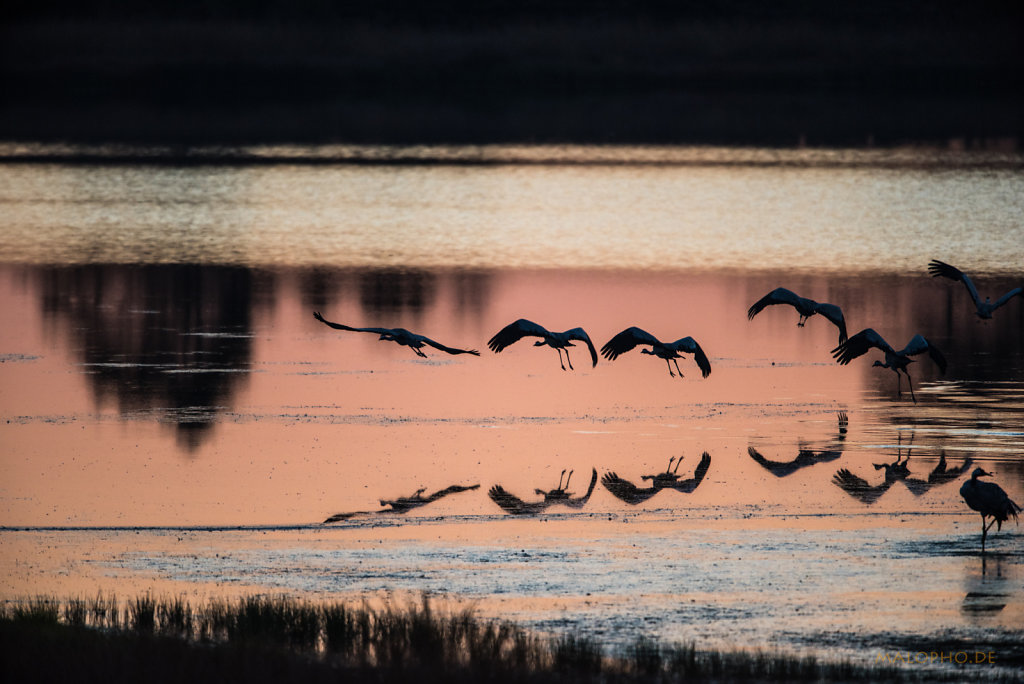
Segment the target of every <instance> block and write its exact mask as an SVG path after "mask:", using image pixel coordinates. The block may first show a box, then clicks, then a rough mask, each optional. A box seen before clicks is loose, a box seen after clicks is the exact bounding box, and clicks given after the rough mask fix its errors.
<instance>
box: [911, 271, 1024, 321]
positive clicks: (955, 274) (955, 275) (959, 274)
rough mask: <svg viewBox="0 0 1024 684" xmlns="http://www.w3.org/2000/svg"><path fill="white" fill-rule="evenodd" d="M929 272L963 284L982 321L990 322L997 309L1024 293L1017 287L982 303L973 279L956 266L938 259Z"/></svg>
mask: <svg viewBox="0 0 1024 684" xmlns="http://www.w3.org/2000/svg"><path fill="white" fill-rule="evenodd" d="M928 272H929V273H931V274H932V277H933V278H939V277H942V278H949V279H950V280H959V281H960V282H962V283H963V284H964V287H966V288H967V294H969V295H971V299H972V300H974V308H975V312H974V313H975V314H976V315H977V316H978V318H980V319H982V320H990V319H991V318H992V314H993V312H995V310H996V309H998V308H999V307H1001V306H1002V305H1003V304H1006V302H1008V301H1010V300H1011V299H1013V298H1014V297H1016V296H1017V295H1019V294H1021V293H1022V292H1024V288H1020V287H1015V288H1013V289H1012V290H1010V291H1009V292H1007V293H1006V294H1004V295H1003V296H1002V297H1000V298H999V299H997V300H996V301H994V302H993V301H992V300H990V299H989V298H988V297H985V301H981V297H979V296H978V290H977V289H976V288H975V287H974V283H972V282H971V279H970V278H968V277H967V274H966V273H964V272H963V271H961V270H960V269H958V268H956V267H955V266H950V265H949V264H947V263H946V262H944V261H939V260H938V259H932V261H931V263H929V264H928Z"/></svg>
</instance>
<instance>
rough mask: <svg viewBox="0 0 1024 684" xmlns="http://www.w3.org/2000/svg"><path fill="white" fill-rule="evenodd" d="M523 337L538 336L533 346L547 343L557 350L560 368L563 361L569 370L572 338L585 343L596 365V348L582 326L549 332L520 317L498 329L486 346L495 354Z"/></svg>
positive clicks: (563, 365) (570, 367)
mask: <svg viewBox="0 0 1024 684" xmlns="http://www.w3.org/2000/svg"><path fill="white" fill-rule="evenodd" d="M524 337H539V338H540V340H538V341H536V342H534V343H533V346H535V347H543V346H544V345H547V346H549V347H552V348H553V349H554V350H555V351H557V352H558V363H559V364H561V366H562V370H565V363H568V364H569V369H570V370H575V368H573V367H572V361H570V360H569V347H575V346H576V345H574V344H573V343H572V341H573V340H577V341H580V342H584V343H586V345H587V349H589V350H590V359H591V360H592V361H593V362H594V366H596V365H597V350H596V349H594V343H593V342H591V341H590V336H589V335H587V331H586V330H584V329H583V328H573V329H572V330H566V331H565V332H551V331H550V330H548V329H547V328H545V327H543V326H541V325H537V324H536V323H534V322H533V321H528V320H526V319H525V318H520V319H519V320H518V321H515V322H513V323H509V324H508V325H506V326H505V327H504V328H502V329H501V330H499V331H498V333H497V334H496V335H495V336H494V337H492V338H491V339H490V340H488V341H487V346H488V347H489V348H490V349H491V351H493V352H494V353H495V354H497V353H499V352H500V351H501V350H502V349H504V348H505V347H507V346H509V345H510V344H512V343H514V342H518V341H519V340H521V339H523V338H524ZM563 349H564V350H565V363H562V350H563Z"/></svg>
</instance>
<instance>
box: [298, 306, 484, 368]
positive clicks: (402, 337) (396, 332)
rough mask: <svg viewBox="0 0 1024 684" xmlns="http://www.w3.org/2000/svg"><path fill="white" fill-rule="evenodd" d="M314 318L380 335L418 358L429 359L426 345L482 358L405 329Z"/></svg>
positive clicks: (470, 350) (333, 324)
mask: <svg viewBox="0 0 1024 684" xmlns="http://www.w3.org/2000/svg"><path fill="white" fill-rule="evenodd" d="M313 318H315V319H316V320H318V321H320V322H321V323H323V324H324V325H328V326H330V327H332V328H334V329H335V330H348V331H350V332H364V333H373V334H374V335H380V339H381V340H386V341H389V342H397V343H398V344H400V345H402V346H404V347H409V348H410V349H412V350H413V351H414V352H415V353H416V355H417V356H422V357H423V358H427V355H426V354H424V353H423V352H422V351H421V350H422V349H423V346H424V345H428V346H431V347H433V348H434V349H438V350H440V351H443V352H445V353H446V354H472V355H473V356H480V352H478V351H477V350H476V349H455V348H453V347H446V346H444V345H443V344H441V343H440V342H435V341H434V340H432V339H430V338H429V337H424V336H423V335H417V334H416V333H414V332H409V331H408V330H406V329H405V328H353V327H350V326H347V325H343V324H341V323H332V322H330V321H329V320H327V319H326V318H324V317H323V316H321V315H320V312H319V311H314V312H313Z"/></svg>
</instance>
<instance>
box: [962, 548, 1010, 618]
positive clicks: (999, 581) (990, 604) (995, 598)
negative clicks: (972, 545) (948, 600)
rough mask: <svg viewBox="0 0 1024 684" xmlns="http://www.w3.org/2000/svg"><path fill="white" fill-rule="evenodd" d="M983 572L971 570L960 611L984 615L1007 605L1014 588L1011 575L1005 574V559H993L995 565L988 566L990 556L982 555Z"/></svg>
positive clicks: (974, 615) (979, 615)
mask: <svg viewBox="0 0 1024 684" xmlns="http://www.w3.org/2000/svg"><path fill="white" fill-rule="evenodd" d="M979 560H980V562H981V572H980V573H978V572H976V571H975V572H971V571H969V574H968V576H967V582H966V584H967V593H966V594H965V595H964V600H963V602H962V603H961V604H960V612H961V613H964V614H965V615H969V616H973V617H983V616H985V615H991V614H993V613H999V612H1001V611H1002V610H1003V608H1005V607H1006V604H1007V602H1008V601H1009V599H1010V598H1011V593H1010V590H1011V589H1012V587H1011V584H1010V582H1009V577H1006V576H1005V575H1004V574H1003V559H1002V558H1001V557H999V556H996V557H995V558H994V559H993V565H994V566H995V567H993V568H991V570H990V569H989V567H988V557H987V556H985V555H982V556H981V558H980V559H979Z"/></svg>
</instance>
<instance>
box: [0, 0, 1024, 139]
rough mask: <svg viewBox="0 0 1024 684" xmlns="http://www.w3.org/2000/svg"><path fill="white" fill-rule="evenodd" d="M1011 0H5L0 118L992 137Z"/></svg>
mask: <svg viewBox="0 0 1024 684" xmlns="http://www.w3.org/2000/svg"><path fill="white" fill-rule="evenodd" d="M1021 16H1022V10H1021V9H1020V7H1019V6H1017V5H1014V4H1013V3H1001V2H994V1H992V2H977V3H958V2H952V1H950V0H939V1H936V2H924V1H923V0H912V1H910V2H905V3H887V2H881V1H880V0H877V1H876V0H864V1H862V2H844V3H820V2H813V1H811V0H781V1H780V2H773V3H761V2H755V1H754V0H717V1H716V2H694V3H679V2H668V1H667V0H657V1H652V2H626V1H625V0H594V1H591V2H583V1H582V0H572V1H569V2H539V1H534V0H526V1H524V2H511V1H503V2H495V3H479V2H470V1H469V0H449V1H447V2H435V3H420V2H412V1H411V0H384V1H382V2H373V3H355V2H329V1H328V0H295V2H282V1H279V0H263V1H255V2H243V1H242V0H207V1H205V2H171V0H156V1H155V2H147V3H132V2H129V1H128V0H105V1H97V2H71V0H40V1H39V2H28V0H14V1H12V2H7V3H4V4H3V7H2V8H0V20H2V21H0V45H2V47H0V92H3V99H2V100H0V139H6V140H39V141H60V140H64V141H79V142H139V143H172V144H173V143H181V144H191V143H247V142H308V143H319V142H367V143H424V142H431V143H445V142H452V143H466V142H469V143H474V142H596V143H604V142H622V143H628V142H633V143H643V142H660V143H722V144H769V145H794V144H797V143H798V141H804V142H806V143H807V144H811V145H821V144H830V145H836V144H854V145H863V144H877V145H888V144H896V143H903V142H908V141H929V142H946V141H948V140H950V139H954V138H956V139H961V140H967V141H984V140H988V141H992V140H994V139H999V141H1000V142H999V144H1000V145H1002V146H1003V147H1005V146H1006V145H1007V144H1010V145H1015V144H1016V143H1015V142H1013V141H1014V140H1016V139H1019V138H1020V137H1021V133H1022V131H1021V129H1022V128H1024V123H1022V122H1024V116H1022V113H1024V107H1022V103H1024V88H1022V87H1021V86H1022V84H1024V78H1022V74H1024V68H1022V55H1024V50H1022V49H1021V47H1020V41H1019V36H1020V28H1021V25H1022V23H1021ZM1008 141H1009V142H1008ZM979 144H988V143H979Z"/></svg>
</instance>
